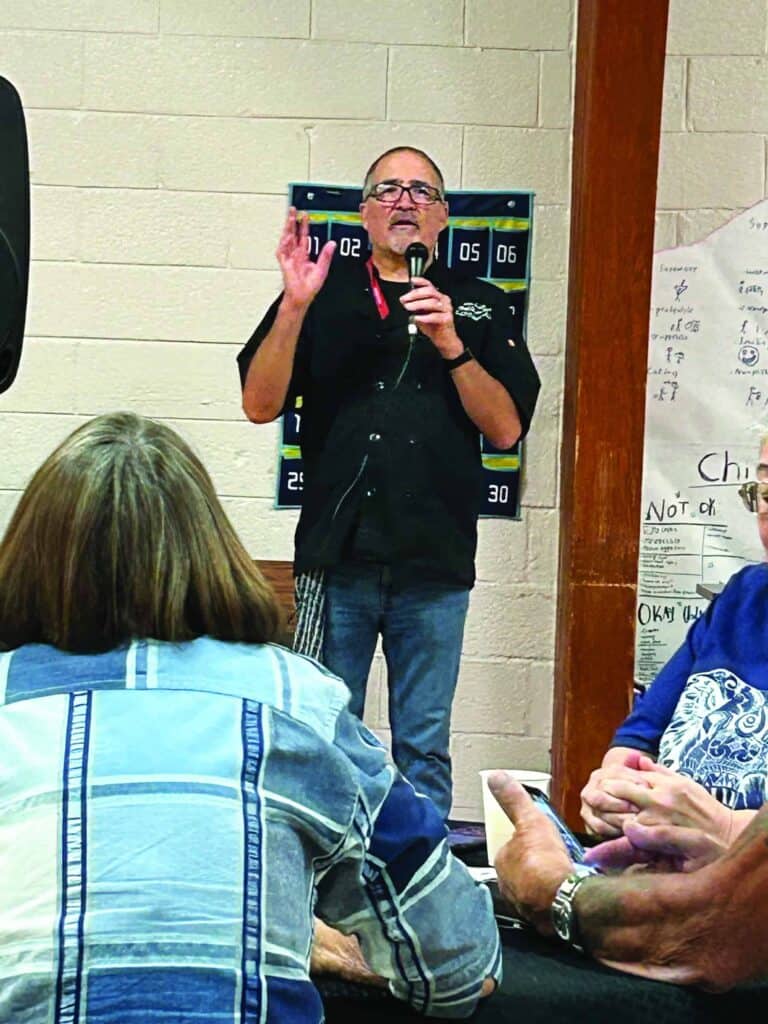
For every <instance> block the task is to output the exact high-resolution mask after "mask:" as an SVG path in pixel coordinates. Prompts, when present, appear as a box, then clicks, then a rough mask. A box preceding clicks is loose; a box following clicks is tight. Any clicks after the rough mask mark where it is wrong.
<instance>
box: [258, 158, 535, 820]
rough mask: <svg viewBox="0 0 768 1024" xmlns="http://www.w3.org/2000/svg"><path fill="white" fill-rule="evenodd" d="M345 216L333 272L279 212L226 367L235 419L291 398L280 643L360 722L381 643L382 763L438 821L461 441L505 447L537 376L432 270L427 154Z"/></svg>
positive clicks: (439, 223)
mask: <svg viewBox="0 0 768 1024" xmlns="http://www.w3.org/2000/svg"><path fill="white" fill-rule="evenodd" d="M360 214H361V218H362V223H363V226H364V228H365V229H366V231H367V232H368V236H369V239H370V246H371V252H370V256H369V257H368V258H367V260H361V261H360V262H359V263H352V262H348V261H341V260H339V261H336V262H333V254H334V249H335V243H334V242H328V243H327V244H326V245H325V246H324V247H323V249H322V250H321V252H320V254H319V256H318V258H317V262H312V261H311V260H310V258H309V241H308V235H309V222H308V218H307V217H306V216H302V215H301V213H297V212H296V210H294V209H291V210H290V211H289V213H288V218H287V220H286V223H285V228H284V230H283V234H282V237H281V239H280V243H279V245H278V248H277V260H278V263H279V264H280V269H281V271H282V275H283V292H282V294H281V295H280V296H279V298H278V299H277V300H276V301H275V302H274V303H273V305H272V306H271V308H270V309H269V310H268V312H267V314H266V316H265V317H264V319H263V320H262V322H261V323H260V324H259V326H258V327H257V329H256V331H255V333H254V335H253V337H252V338H251V339H250V341H249V342H248V344H247V345H246V346H245V348H244V349H243V351H242V352H241V353H240V355H239V357H238V362H239V367H240V375H241V380H242V384H243V408H244V410H245V413H246V415H247V416H248V418H249V419H251V420H253V421H254V422H256V423H267V422H269V421H271V420H274V419H275V418H276V417H278V416H280V415H281V413H282V412H283V411H284V410H286V409H290V408H292V405H293V402H294V399H295V397H296V396H297V395H301V396H302V409H301V427H300V444H301V451H302V455H303V459H304V497H303V506H302V511H301V517H300V519H299V524H298V527H297V529H296V555H295V563H294V573H295V575H296V581H297V598H298V603H299V624H298V629H297V641H298V646H299V648H300V649H302V648H303V649H304V650H307V651H309V652H311V653H315V654H317V655H318V656H320V657H321V660H322V661H323V662H324V663H325V664H326V665H327V666H328V667H329V668H330V669H331V671H333V672H335V673H337V674H338V675H339V676H341V678H342V679H343V680H344V681H345V683H346V684H347V686H348V687H349V688H350V690H351V692H352V701H351V708H352V710H353V711H354V712H355V713H356V714H357V715H360V716H362V713H363V705H364V701H365V690H366V684H367V680H368V674H369V670H370V666H371V659H372V657H373V653H374V649H375V646H376V641H377V637H378V636H379V634H381V637H382V644H383V649H384V657H385V659H386V663H387V672H388V684H389V718H390V725H391V729H392V754H393V757H394V760H395V762H396V764H397V765H398V767H399V768H400V770H401V771H402V772H403V773H404V774H405V775H406V776H407V777H408V779H409V780H410V781H411V783H412V784H413V785H414V787H415V788H416V790H417V791H419V792H422V793H425V794H426V795H427V796H430V797H431V798H432V799H433V800H434V802H435V803H436V805H437V807H438V809H439V810H440V811H441V812H442V814H443V815H444V816H446V817H447V815H448V812H449V810H450V807H451V763H450V757H449V753H448V744H449V735H450V713H451V703H452V700H453V694H454V690H455V688H456V680H457V677H458V671H459V658H460V654H461V644H462V636H463V632H464V621H465V618H466V612H467V604H468V599H469V590H470V588H471V587H472V585H473V584H474V580H475V571H474V557H475V548H476V542H477V516H478V511H479V509H480V504H481V499H482V495H483V476H482V465H481V460H480V443H479V435H480V433H481V432H482V433H483V434H484V435H485V436H486V438H487V439H488V440H489V441H490V442H491V444H493V445H495V446H496V447H497V448H502V449H505V448H510V447H511V446H512V445H513V444H514V443H515V442H516V441H517V440H518V439H519V438H520V437H522V436H523V435H524V434H525V432H526V431H527V429H528V426H529V423H530V420H531V416H532V414H533V409H534V405H535V403H536V396H537V394H538V390H539V379H538V376H537V374H536V370H535V369H534V366H533V363H532V362H531V359H530V356H529V354H528V351H527V348H526V346H525V343H524V341H523V338H522V337H521V335H520V331H519V329H518V328H517V327H516V325H515V323H514V319H513V317H512V314H511V313H510V310H509V307H508V304H507V300H506V297H505V295H504V293H503V292H502V291H501V290H500V289H498V288H496V287H494V286H493V285H490V284H487V283H486V282H483V281H479V280H478V279H476V278H471V277H467V276H465V275H461V274H460V273H457V272H455V271H451V270H448V269H446V268H444V267H442V266H440V265H438V264H436V263H435V262H434V260H433V257H434V254H435V246H436V243H437V238H438V235H439V234H440V232H441V231H442V229H443V228H444V227H445V226H446V224H447V221H448V207H447V205H446V202H445V198H444V183H443V177H442V174H441V173H440V170H439V168H438V167H437V165H436V164H435V163H434V161H433V160H431V159H430V157H428V156H427V154H426V153H423V152H422V151H421V150H418V149H412V148H410V147H398V148H396V149H392V150H388V151H387V152H386V153H384V154H382V155H381V156H380V157H379V158H378V159H377V160H375V161H374V163H373V164H372V165H371V167H370V169H369V171H368V173H367V174H366V177H365V183H364V186H363V201H362V203H361V204H360ZM414 243H416V244H414ZM406 253H408V258H406ZM318 623H319V624H320V625H321V627H322V634H321V639H320V640H319V642H317V643H316V644H314V645H313V642H312V641H313V637H312V635H311V626H312V625H313V624H318Z"/></svg>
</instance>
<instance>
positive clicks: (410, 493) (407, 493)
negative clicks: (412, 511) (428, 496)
mask: <svg viewBox="0 0 768 1024" xmlns="http://www.w3.org/2000/svg"><path fill="white" fill-rule="evenodd" d="M405 497H406V498H407V499H408V501H413V491H406V492H405Z"/></svg>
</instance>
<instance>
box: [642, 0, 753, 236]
mask: <svg viewBox="0 0 768 1024" xmlns="http://www.w3.org/2000/svg"><path fill="white" fill-rule="evenodd" d="M662 128H663V134H662V139H661V158H660V170H659V190H658V196H657V204H656V205H657V220H656V248H657V249H666V248H668V247H670V246H674V245H688V244H690V243H691V242H695V241H698V240H699V239H701V238H703V237H705V236H706V235H707V234H709V233H710V232H711V231H713V230H714V229H715V228H717V227H719V226H720V225H721V224H723V223H724V222H725V221H726V220H728V219H729V218H730V217H731V216H732V215H733V214H734V213H735V212H736V211H738V210H742V209H744V208H745V207H748V206H751V205H752V204H753V203H756V202H757V201H758V200H760V199H762V198H763V197H764V196H765V195H766V194H767V187H766V186H767V183H766V154H767V151H768V0H740V2H739V3H737V4H730V3H727V2H726V0H671V3H670V17H669V31H668V38H667V64H666V79H665V82H664V117H663V122H662Z"/></svg>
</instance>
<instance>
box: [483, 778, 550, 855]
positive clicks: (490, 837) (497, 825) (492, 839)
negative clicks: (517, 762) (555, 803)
mask: <svg viewBox="0 0 768 1024" xmlns="http://www.w3.org/2000/svg"><path fill="white" fill-rule="evenodd" d="M494 771H498V769H496V768H486V769H485V771H482V772H480V781H481V785H482V788H483V818H484V820H485V845H486V847H487V849H488V863H489V864H490V865H491V866H493V862H494V859H495V857H496V854H497V853H498V852H499V850H500V849H501V847H502V846H503V845H504V843H506V841H507V840H508V839H511V838H512V834H513V833H514V831H515V826H514V825H513V824H512V822H511V821H510V820H509V818H508V817H507V816H506V814H505V813H504V811H502V809H501V807H499V805H498V804H497V802H496V798H495V796H494V795H493V793H492V792H491V791H490V789H489V788H488V776H489V775H490V774H491V772H494ZM502 771H505V772H508V773H509V774H510V775H512V776H513V777H514V778H515V779H517V781H518V782H522V783H524V784H525V785H526V786H535V787H536V789H540V790H541V791H542V793H545V794H546V795H547V796H549V784H550V782H551V781H552V776H551V775H550V774H549V772H534V771H528V770H527V769H525V768H504V769H502Z"/></svg>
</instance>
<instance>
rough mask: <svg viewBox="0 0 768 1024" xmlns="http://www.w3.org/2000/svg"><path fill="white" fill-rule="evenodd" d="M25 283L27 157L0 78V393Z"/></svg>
mask: <svg viewBox="0 0 768 1024" xmlns="http://www.w3.org/2000/svg"><path fill="white" fill-rule="evenodd" d="M28 283H29V152H28V149H27V130H26V125H25V124H24V111H23V110H22V108H21V100H20V99H19V94H18V93H17V92H16V90H15V89H14V87H13V86H12V85H11V83H10V82H9V81H7V80H6V79H5V78H2V77H0V392H2V391H5V390H6V389H7V388H9V387H10V386H11V384H12V383H13V379H14V377H15V376H16V371H17V370H18V368H19V359H20V358H21V345H22V342H23V340H24V317H25V315H26V310H27V286H28Z"/></svg>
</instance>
